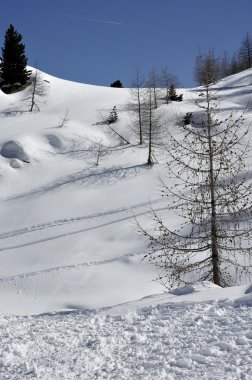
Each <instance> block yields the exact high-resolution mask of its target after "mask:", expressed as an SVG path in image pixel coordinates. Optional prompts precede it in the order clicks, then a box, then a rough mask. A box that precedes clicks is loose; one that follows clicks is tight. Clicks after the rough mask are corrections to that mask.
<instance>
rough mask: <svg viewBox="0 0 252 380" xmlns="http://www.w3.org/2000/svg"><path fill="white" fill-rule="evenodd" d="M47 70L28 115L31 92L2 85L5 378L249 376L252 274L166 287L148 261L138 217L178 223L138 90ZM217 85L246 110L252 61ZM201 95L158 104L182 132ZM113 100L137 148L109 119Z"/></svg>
mask: <svg viewBox="0 0 252 380" xmlns="http://www.w3.org/2000/svg"><path fill="white" fill-rule="evenodd" d="M41 74H42V77H43V79H44V80H46V81H47V82H48V86H49V87H48V94H47V95H46V96H45V97H43V98H41V99H40V102H39V106H40V109H41V112H32V113H30V112H26V111H27V109H29V108H28V107H27V100H26V99H27V98H28V97H29V88H27V89H25V90H24V91H22V92H20V93H15V94H12V95H6V94H3V93H1V92H0V97H1V102H0V119H1V136H0V181H1V192H0V211H1V218H0V378H1V379H15V380H16V379H17V380H18V379H33V378H39V379H46V380H48V379H76V378H80V379H102V378H104V379H136V378H137V379H144V380H145V379H162V378H163V379H168V380H169V379H171V380H175V379H213V380H214V379H220V378H221V379H245V380H246V379H251V377H252V372H251V368H252V366H251V364H252V363H251V361H252V359H251V354H250V352H251V348H252V347H251V346H252V334H251V327H252V312H251V306H252V295H251V294H252V285H249V280H248V279H246V278H242V279H241V281H240V286H238V285H239V284H237V286H234V287H230V288H225V289H222V288H219V287H217V286H215V285H213V284H212V283H209V282H200V283H195V284H193V285H185V286H182V287H175V288H174V289H172V290H170V291H169V292H168V291H167V292H165V291H164V290H165V289H164V288H163V287H162V286H161V284H159V283H157V282H155V281H153V280H154V279H155V278H156V276H157V274H156V269H155V267H154V266H153V265H151V264H150V263H148V262H146V261H142V259H143V257H144V254H145V253H146V248H147V244H148V242H147V241H146V239H145V237H143V236H142V235H140V234H138V233H137V224H136V219H137V221H138V222H139V223H142V224H144V225H145V226H149V225H151V224H152V223H153V221H152V214H151V208H154V209H155V210H156V212H158V213H159V214H160V215H162V216H163V217H165V218H167V219H168V222H169V225H170V226H171V228H172V226H175V225H176V223H177V222H178V220H177V217H176V216H175V214H174V213H169V214H168V213H167V208H168V205H167V203H166V199H164V198H162V197H161V194H160V191H159V182H158V177H159V175H161V176H162V175H165V166H164V165H163V164H164V163H165V155H164V154H163V153H162V152H158V151H157V152H156V158H157V161H158V163H157V164H155V165H154V166H153V167H151V168H150V167H147V166H146V165H145V163H146V160H147V152H146V147H145V146H143V147H139V146H138V145H137V144H136V141H135V140H134V138H133V136H132V133H131V129H130V114H129V112H128V108H127V100H128V96H129V90H128V89H116V88H103V87H96V86H90V85H85V84H80V83H72V82H68V81H64V80H61V79H58V78H54V77H52V76H50V75H48V74H45V73H41ZM217 89H218V93H217V94H218V97H219V98H220V99H221V101H222V102H221V106H222V108H223V112H227V110H229V109H230V110H231V109H232V110H233V109H234V110H237V111H240V110H241V109H243V108H245V107H246V106H247V104H249V102H250V94H251V91H252V71H251V70H247V71H245V72H243V73H240V74H236V75H234V76H232V77H229V78H226V79H223V80H222V81H220V82H219V83H218V84H217V85H216V90H217ZM199 91H200V89H182V90H179V93H183V99H185V100H183V102H180V103H179V104H172V105H168V106H167V105H164V106H162V107H161V108H162V112H166V113H167V118H168V120H169V124H170V125H172V126H174V133H176V119H177V115H180V114H181V115H184V114H185V113H186V112H190V111H193V110H194V106H193V105H192V99H196V98H197V97H198V93H199ZM115 105H116V107H117V112H118V115H119V120H118V122H117V123H116V124H115V128H117V131H119V132H120V133H122V134H123V136H125V137H126V138H127V139H129V140H130V141H131V144H129V145H121V144H120V141H119V140H118V138H117V137H116V136H114V135H112V134H111V133H110V132H109V129H108V127H107V126H106V125H105V124H104V119H106V117H107V116H108V115H109V113H110V111H111V110H112V109H113V107H114V106H115ZM251 116H252V114H251V111H250V109H249V107H248V108H247V112H246V117H247V125H250V119H251ZM64 118H66V122H65V123H64V125H63V126H61V125H62V120H63V119H64ZM98 155H100V157H99V163H98V165H97V157H98ZM248 163H249V165H251V161H249V162H248ZM168 215H169V216H168Z"/></svg>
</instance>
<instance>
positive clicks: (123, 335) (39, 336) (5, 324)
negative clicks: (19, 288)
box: [0, 283, 252, 380]
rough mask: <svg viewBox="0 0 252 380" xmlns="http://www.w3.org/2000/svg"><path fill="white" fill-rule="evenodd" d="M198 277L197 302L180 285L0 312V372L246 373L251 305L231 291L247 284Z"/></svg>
mask: <svg viewBox="0 0 252 380" xmlns="http://www.w3.org/2000/svg"><path fill="white" fill-rule="evenodd" d="M199 285H202V286H199V287H198V289H200V290H198V291H197V290H196V292H198V293H197V294H198V295H199V298H198V302H197V296H195V295H194V301H193V300H192V298H191V297H190V296H189V294H188V292H187V291H185V289H184V290H181V292H180V294H181V295H180V296H175V295H171V294H169V293H166V294H163V295H159V296H152V297H147V298H145V299H143V300H140V301H137V302H134V303H128V304H125V305H121V306H117V307H114V308H110V309H105V310H93V311H91V310H89V311H87V310H86V311H85V310H78V311H77V310H75V311H72V312H61V313H55V314H42V315H38V316H32V317H31V316H29V317H25V316H23V317H21V316H7V315H2V316H0V323H1V326H2V328H1V330H0V342H1V343H0V346H1V354H0V363H1V366H0V377H1V379H15V380H19V379H20V380H22V379H34V378H38V379H54V380H60V379H67V380H70V379H87V380H89V379H115V380H120V379H125V380H128V379H143V380H147V379H150V380H151V379H157V380H158V379H170V380H176V379H178V380H182V379H183V380H184V379H195V380H198V379H208V380H209V379H212V380H217V379H228V380H236V379H243V380H250V379H251V378H252V355H251V352H252V309H251V307H249V306H248V305H246V303H245V302H244V303H243V306H241V305H240V302H239V301H237V300H236V299H234V297H237V296H239V295H240V296H241V295H242V294H244V293H246V287H244V286H243V287H235V288H229V289H221V288H217V287H216V288H213V287H209V284H204V283H203V284H199ZM208 287H209V288H208ZM216 296H217V297H219V298H218V299H214V298H215V297H216ZM180 297H183V302H182V301H181V300H180ZM246 297H247V301H250V305H252V303H251V301H252V294H250V295H247V296H246ZM200 300H201V301H200Z"/></svg>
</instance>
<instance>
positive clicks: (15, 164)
mask: <svg viewBox="0 0 252 380" xmlns="http://www.w3.org/2000/svg"><path fill="white" fill-rule="evenodd" d="M10 166H11V167H12V168H13V169H19V168H21V167H22V164H21V162H20V161H19V160H17V159H15V158H14V159H13V160H11V162H10Z"/></svg>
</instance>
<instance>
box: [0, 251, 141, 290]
mask: <svg viewBox="0 0 252 380" xmlns="http://www.w3.org/2000/svg"><path fill="white" fill-rule="evenodd" d="M143 254H145V251H139V252H134V253H126V254H124V255H121V256H119V257H113V258H111V259H105V260H99V261H87V262H85V263H79V264H71V265H63V266H57V267H53V268H48V269H41V270H38V271H33V272H27V273H22V274H16V275H13V276H7V277H2V278H0V283H3V282H9V281H14V280H16V279H26V278H30V277H35V276H38V275H41V274H49V273H60V272H62V271H67V270H72V269H82V268H84V267H91V266H98V265H106V264H111V263H113V262H116V261H119V262H120V261H124V260H125V259H129V258H131V257H135V256H140V255H143Z"/></svg>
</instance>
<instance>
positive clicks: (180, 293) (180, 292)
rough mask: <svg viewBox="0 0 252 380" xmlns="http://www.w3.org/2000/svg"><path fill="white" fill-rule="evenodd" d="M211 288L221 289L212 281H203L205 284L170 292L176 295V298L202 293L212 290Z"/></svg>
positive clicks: (183, 287)
mask: <svg viewBox="0 0 252 380" xmlns="http://www.w3.org/2000/svg"><path fill="white" fill-rule="evenodd" d="M211 288H219V286H217V285H215V284H213V283H212V282H210V281H203V282H196V283H195V284H192V285H185V286H180V287H178V288H175V289H172V290H170V291H169V293H170V294H174V295H175V296H183V295H186V294H191V293H195V292H200V291H203V290H206V289H211Z"/></svg>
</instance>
